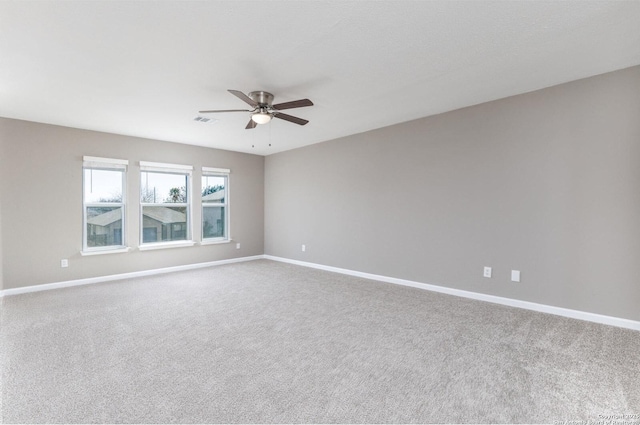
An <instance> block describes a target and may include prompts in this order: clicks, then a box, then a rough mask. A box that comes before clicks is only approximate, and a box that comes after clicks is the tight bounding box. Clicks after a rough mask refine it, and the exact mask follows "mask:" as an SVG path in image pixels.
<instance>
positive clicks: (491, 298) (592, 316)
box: [263, 255, 640, 331]
mask: <svg viewBox="0 0 640 425" xmlns="http://www.w3.org/2000/svg"><path fill="white" fill-rule="evenodd" d="M263 257H264V258H266V259H268V260H273V261H280V262H283V263H290V264H296V265H298V266H304V267H311V268H314V269H320V270H326V271H330V272H335V273H342V274H346V275H349V276H356V277H361V278H364V279H371V280H378V281H381V282H387V283H393V284H396V285H403V286H411V287H413V288H420V289H426V290H428V291H434V292H440V293H443V294H448V295H455V296H458V297H464V298H471V299H474V300H480V301H487V302H490V303H495V304H502V305H507V306H510V307H518V308H524V309H527V310H533V311H538V312H541V313H549V314H555V315H557V316H564V317H570V318H572V319H579V320H586V321H588V322H595V323H601V324H604V325H610V326H617V327H620V328H627V329H633V330H636V331H640V322H638V321H635V320H629V319H623V318H620V317H613V316H605V315H602V314H596V313H588V312H585V311H579V310H571V309H568V308H562V307H554V306H550V305H545V304H537V303H532V302H529V301H521V300H514V299H512V298H504V297H498V296H495V295H487V294H481V293H478V292H471V291H464V290H462V289H454V288H447V287H446V286H439V285H432V284H428V283H420V282H414V281H411V280H405V279H397V278H395V277H388V276H381V275H377V274H371V273H363V272H358V271H355V270H349V269H341V268H338V267H331V266H324V265H322V264H316V263H308V262H306V261H299V260H291V259H288V258H282V257H275V256H273V255H264V256H263Z"/></svg>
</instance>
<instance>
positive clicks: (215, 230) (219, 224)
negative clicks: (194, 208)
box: [202, 207, 225, 239]
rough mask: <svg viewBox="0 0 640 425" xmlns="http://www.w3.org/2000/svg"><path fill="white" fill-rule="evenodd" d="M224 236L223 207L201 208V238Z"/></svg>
mask: <svg viewBox="0 0 640 425" xmlns="http://www.w3.org/2000/svg"><path fill="white" fill-rule="evenodd" d="M223 237H225V221H224V207H204V208H202V238H203V239H207V238H223Z"/></svg>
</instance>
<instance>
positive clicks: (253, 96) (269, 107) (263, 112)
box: [200, 90, 313, 130]
mask: <svg viewBox="0 0 640 425" xmlns="http://www.w3.org/2000/svg"><path fill="white" fill-rule="evenodd" d="M228 91H229V93H231V94H233V95H234V96H236V97H237V98H239V99H240V100H242V101H243V102H245V103H247V104H249V105H250V106H252V107H253V109H220V110H212V111H200V113H201V114H215V113H222V112H249V113H251V119H250V120H249V124H247V126H246V127H245V128H246V129H247V130H250V129H252V128H256V125H257V124H266V123H268V122H269V121H271V119H272V118H279V119H281V120H285V121H289V122H292V123H294V124H298V125H305V124H307V123H308V122H309V121H307V120H305V119H302V118H298V117H294V116H292V115H287V114H283V113H282V112H280V111H281V110H283V109H293V108H302V107H303V106H312V105H313V102H311V101H310V100H309V99H300V100H294V101H291V102H284V103H278V104H276V105H273V99H274V96H273V95H272V94H271V93H269V92H266V91H252V92H251V93H249V95H246V94H244V93H242V92H241V91H239V90H228Z"/></svg>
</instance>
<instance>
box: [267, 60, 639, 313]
mask: <svg viewBox="0 0 640 425" xmlns="http://www.w3.org/2000/svg"><path fill="white" fill-rule="evenodd" d="M381 107H384V105H382V106H381ZM316 125H330V123H325V124H318V123H316ZM639 159H640V67H634V68H629V69H626V70H622V71H617V72H614V73H609V74H605V75H601V76H596V77H592V78H589V79H585V80H580V81H575V82H571V83H568V84H563V85H560V86H556V87H552V88H548V89H545V90H540V91H536V92H532V93H528V94H524V95H520V96H515V97H511V98H507V99H502V100H499V101H495V102H490V103H486V104H481V105H477V106H473V107H469V108H465V109H461V110H457V111H453V112H449V113H445V114H442V115H438V116H433V117H429V118H425V119H420V120H416V121H412V122H407V123H403V124H399V125H395V126H391V127H386V128H382V129H379V130H375V131H371V132H367V133H363V134H358V135H355V136H351V137H346V138H342V139H337V140H333V141H329V142H325V143H321V144H317V145H312V146H309V147H305V148H300V149H297V150H293V151H288V152H283V153H279V154H275V155H272V156H269V157H267V159H266V164H265V200H266V203H265V253H266V254H270V255H275V256H280V257H286V258H290V259H297V260H302V261H309V262H313V263H319V264H324V265H330V266H335V267H342V268H347V269H352V270H357V271H363V272H369V273H375V274H380V275H386V276H391V277H397V278H404V279H410V280H414V281H418V282H424V283H433V284H438V285H443V286H447V287H452V288H458V289H464V290H470V291H475V292H480V293H486V294H493V295H498V296H504V297H509V298H514V299H520V300H526V301H532V302H537V303H542V304H547V305H552V306H560V307H565V308H571V309H577V310H582V311H587V312H593V313H600V314H605V315H611V316H616V317H623V318H628V319H632V320H640V308H639V305H640V258H639V257H638V254H639V253H640V185H639V183H640V162H639V161H638V160H639ZM301 244H306V247H307V251H306V252H301V249H300V246H301ZM483 266H492V267H493V275H494V277H493V278H492V279H485V278H483V277H482V268H483ZM511 269H516V270H520V271H521V272H522V282H521V283H511V282H510V270H511Z"/></svg>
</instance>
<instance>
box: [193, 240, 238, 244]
mask: <svg viewBox="0 0 640 425" xmlns="http://www.w3.org/2000/svg"><path fill="white" fill-rule="evenodd" d="M231 242H232V240H231V239H212V240H203V241H202V242H200V245H219V244H223V243H231Z"/></svg>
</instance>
